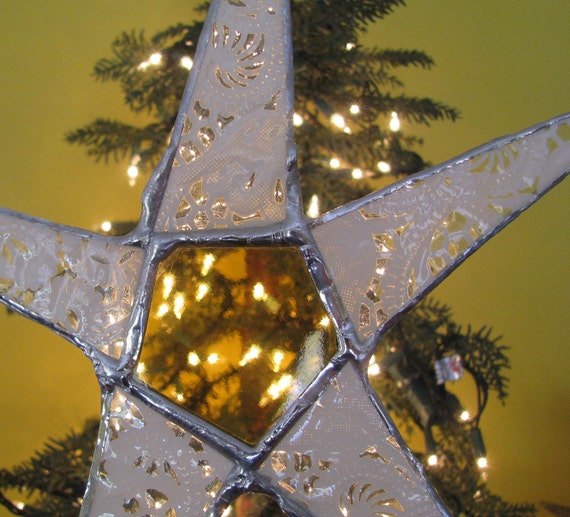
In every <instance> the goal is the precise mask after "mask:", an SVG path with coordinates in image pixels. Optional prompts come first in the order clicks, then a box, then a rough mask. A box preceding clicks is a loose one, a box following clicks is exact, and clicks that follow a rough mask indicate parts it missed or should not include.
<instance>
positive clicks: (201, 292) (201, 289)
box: [178, 282, 210, 319]
mask: <svg viewBox="0 0 570 517" xmlns="http://www.w3.org/2000/svg"><path fill="white" fill-rule="evenodd" d="M209 290H210V286H209V285H208V284H205V283H203V282H202V283H201V284H199V285H198V289H197V291H196V301H197V302H199V301H200V300H201V299H202V298H204V296H206V295H207V294H208V291H209ZM178 319H180V318H178Z"/></svg>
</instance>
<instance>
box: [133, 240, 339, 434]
mask: <svg viewBox="0 0 570 517" xmlns="http://www.w3.org/2000/svg"><path fill="white" fill-rule="evenodd" d="M336 349H337V343H336V333H335V331H334V328H333V325H332V323H331V322H330V320H329V318H328V316H327V313H326V311H325V309H324V307H323V306H322V304H321V302H320V300H319V295H318V292H317V291H316V289H315V286H314V284H313V282H312V280H311V277H310V276H309V273H308V271H307V267H306V265H305V262H304V260H303V258H302V257H301V255H300V253H299V252H298V251H297V249H295V248H188V247H181V248H178V249H177V250H176V251H174V252H173V253H172V254H171V255H170V256H169V257H168V258H167V259H165V260H164V261H162V262H161V264H160V266H159V268H158V275H157V279H156V283H155V287H154V294H153V298H152V303H151V306H150V314H149V321H148V324H147V330H146V335H145V338H144V342H143V347H142V352H141V356H140V359H139V362H138V366H137V370H136V371H137V375H138V377H139V378H140V379H141V380H142V381H143V382H145V383H146V384H147V385H149V386H150V387H152V388H153V389H154V390H156V391H158V392H160V393H161V394H163V395H164V396H165V397H166V398H168V399H170V400H171V401H172V402H174V403H176V404H178V405H179V406H180V407H182V408H184V409H186V410H188V411H191V412H192V413H194V414H196V415H198V416H200V417H201V418H203V419H204V420H207V421H208V422H211V423H213V424H215V425H217V426H218V427H220V428H222V429H223V430H225V431H227V432H228V433H230V434H232V435H233V436H235V437H237V438H239V439H240V440H242V441H244V442H246V443H248V444H252V445H253V444H255V443H257V442H258V441H259V440H260V439H261V438H262V437H263V435H264V434H265V433H266V432H267V431H268V430H269V429H270V428H271V426H272V425H273V424H274V423H275V421H276V420H277V419H278V418H279V416H280V415H281V414H282V413H283V411H285V409H286V408H287V407H289V406H290V405H291V403H292V402H293V401H295V400H296V399H297V398H298V396H299V395H300V394H301V393H302V392H303V391H304V390H305V388H306V387H307V385H308V384H309V383H310V382H311V381H312V380H313V379H314V378H315V377H316V376H317V375H318V374H319V373H320V371H321V370H322V369H323V368H324V366H325V365H326V364H327V363H328V362H329V360H330V359H331V357H332V356H333V354H334V353H335V352H336Z"/></svg>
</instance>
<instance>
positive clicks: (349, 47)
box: [344, 41, 356, 51]
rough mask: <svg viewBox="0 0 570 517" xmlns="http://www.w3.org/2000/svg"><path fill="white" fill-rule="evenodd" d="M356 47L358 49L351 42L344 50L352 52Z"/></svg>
mask: <svg viewBox="0 0 570 517" xmlns="http://www.w3.org/2000/svg"><path fill="white" fill-rule="evenodd" d="M355 47H356V44H355V43H352V42H350V41H349V42H348V43H347V44H346V45H345V47H344V48H345V49H346V50H348V51H350V50H352V49H354V48H355Z"/></svg>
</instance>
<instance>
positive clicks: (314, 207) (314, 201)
mask: <svg viewBox="0 0 570 517" xmlns="http://www.w3.org/2000/svg"><path fill="white" fill-rule="evenodd" d="M319 214H320V208H319V196H317V195H316V194H313V195H312V196H311V201H310V202H309V208H308V209H307V215H308V216H309V217H313V218H314V217H319Z"/></svg>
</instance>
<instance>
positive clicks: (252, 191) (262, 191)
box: [156, 0, 294, 231]
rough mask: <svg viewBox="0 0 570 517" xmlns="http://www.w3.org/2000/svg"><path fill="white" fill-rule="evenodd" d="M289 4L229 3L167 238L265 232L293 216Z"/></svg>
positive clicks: (213, 45) (205, 63) (211, 50)
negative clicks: (289, 203)
mask: <svg viewBox="0 0 570 517" xmlns="http://www.w3.org/2000/svg"><path fill="white" fill-rule="evenodd" d="M280 4H281V3H280V2H257V1H241V0H240V1H226V2H220V4H219V6H218V10H217V13H216V19H215V20H214V21H213V23H212V24H211V25H210V26H209V27H208V28H207V29H206V31H208V32H207V34H204V36H205V37H206V38H207V40H206V41H205V45H204V47H203V49H202V56H201V61H200V62H199V63H196V65H195V67H196V68H199V73H198V74H197V75H196V76H195V77H194V80H193V82H191V87H192V96H191V99H190V102H189V104H188V109H187V110H186V111H185V112H184V113H183V121H182V134H181V135H180V139H179V141H178V142H177V151H176V156H175V159H174V164H173V167H172V171H171V173H170V178H169V180H168V186H167V188H166V192H165V194H164V197H163V200H162V205H161V207H160V211H159V214H158V219H157V221H156V228H157V230H159V231H175V230H179V231H190V230H205V229H212V228H235V227H252V226H264V225H268V224H271V223H274V222H276V221H282V220H283V219H284V218H285V213H286V203H285V201H286V197H287V169H288V167H287V163H288V161H289V157H290V156H294V151H293V149H292V138H291V137H290V135H289V134H288V133H289V132H290V129H291V125H290V123H289V124H286V123H285V121H286V120H288V115H289V113H288V111H287V110H288V109H291V108H290V107H289V108H288V106H287V105H288V104H290V103H289V102H288V101H287V98H288V96H289V95H291V87H290V85H289V84H288V81H289V80H290V79H289V78H291V77H292V71H291V70H289V69H288V68H289V66H290V65H289V63H290V60H289V58H288V56H287V53H286V50H285V41H286V37H285V31H287V25H286V23H285V21H284V17H285V13H286V9H285V8H284V6H283V5H280Z"/></svg>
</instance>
